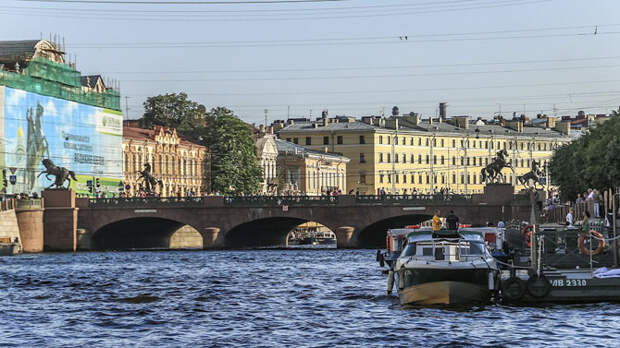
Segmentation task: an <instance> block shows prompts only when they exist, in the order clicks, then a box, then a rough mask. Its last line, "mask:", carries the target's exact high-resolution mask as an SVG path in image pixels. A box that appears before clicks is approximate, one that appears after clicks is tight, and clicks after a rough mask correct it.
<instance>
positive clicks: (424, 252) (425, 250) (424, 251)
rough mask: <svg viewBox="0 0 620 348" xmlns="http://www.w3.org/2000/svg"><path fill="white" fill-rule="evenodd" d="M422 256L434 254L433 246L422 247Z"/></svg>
mask: <svg viewBox="0 0 620 348" xmlns="http://www.w3.org/2000/svg"><path fill="white" fill-rule="evenodd" d="M422 256H433V248H422Z"/></svg>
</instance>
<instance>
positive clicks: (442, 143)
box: [441, 139, 444, 147]
mask: <svg viewBox="0 0 620 348" xmlns="http://www.w3.org/2000/svg"><path fill="white" fill-rule="evenodd" d="M443 145H444V142H443V139H441V147H443Z"/></svg>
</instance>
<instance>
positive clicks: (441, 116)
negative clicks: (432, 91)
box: [439, 103, 448, 122]
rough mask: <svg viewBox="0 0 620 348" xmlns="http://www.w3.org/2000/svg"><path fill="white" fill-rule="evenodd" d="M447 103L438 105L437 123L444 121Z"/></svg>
mask: <svg viewBox="0 0 620 348" xmlns="http://www.w3.org/2000/svg"><path fill="white" fill-rule="evenodd" d="M447 108H448V104H447V103H439V122H442V121H445V120H446V118H447V116H448V115H447Z"/></svg>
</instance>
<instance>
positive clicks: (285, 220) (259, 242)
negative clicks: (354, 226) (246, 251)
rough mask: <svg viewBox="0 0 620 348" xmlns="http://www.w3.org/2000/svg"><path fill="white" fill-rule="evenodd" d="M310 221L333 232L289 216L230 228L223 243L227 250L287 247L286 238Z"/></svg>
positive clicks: (254, 221) (259, 220)
mask: <svg viewBox="0 0 620 348" xmlns="http://www.w3.org/2000/svg"><path fill="white" fill-rule="evenodd" d="M311 221H314V222H317V223H319V224H321V225H323V226H325V227H327V228H328V229H330V230H331V231H334V230H333V228H332V227H330V226H328V225H326V224H324V223H321V222H320V221H316V220H309V219H304V218H300V217H291V216H279V217H268V218H260V219H255V220H252V221H247V222H244V223H241V224H239V225H237V226H235V227H233V228H231V229H230V230H228V232H227V233H226V235H225V240H224V243H225V246H226V247H229V248H255V247H283V246H286V245H287V237H288V235H289V233H290V232H291V231H292V230H293V229H294V228H295V227H297V226H299V225H301V224H303V223H306V222H311Z"/></svg>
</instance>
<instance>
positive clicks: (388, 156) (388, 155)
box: [387, 153, 391, 163]
mask: <svg viewBox="0 0 620 348" xmlns="http://www.w3.org/2000/svg"><path fill="white" fill-rule="evenodd" d="M390 162H391V159H390V154H389V153H388V154H387V163H390Z"/></svg>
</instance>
